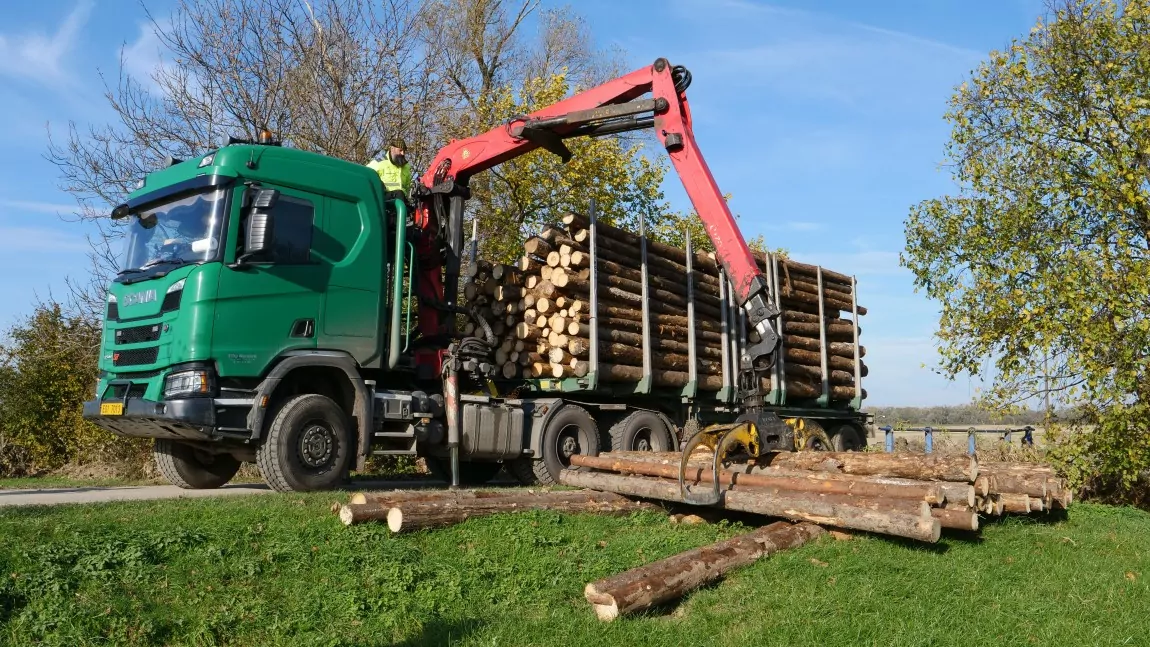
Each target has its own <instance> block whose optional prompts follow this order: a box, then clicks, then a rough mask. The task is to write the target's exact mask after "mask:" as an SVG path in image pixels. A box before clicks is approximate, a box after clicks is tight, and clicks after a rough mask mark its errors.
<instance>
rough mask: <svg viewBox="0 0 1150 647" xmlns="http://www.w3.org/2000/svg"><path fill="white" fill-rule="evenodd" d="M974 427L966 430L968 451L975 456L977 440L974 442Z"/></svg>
mask: <svg viewBox="0 0 1150 647" xmlns="http://www.w3.org/2000/svg"><path fill="white" fill-rule="evenodd" d="M974 433H975V432H974V427H971V428H970V429H967V430H966V453H967V454H970V455H971V456H974V450H975V442H974Z"/></svg>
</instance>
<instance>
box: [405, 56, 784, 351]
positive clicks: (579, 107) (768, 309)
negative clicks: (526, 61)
mask: <svg viewBox="0 0 1150 647" xmlns="http://www.w3.org/2000/svg"><path fill="white" fill-rule="evenodd" d="M690 78H691V77H690V73H689V72H688V71H687V70H686V69H685V68H683V67H673V66H671V64H670V63H669V62H668V61H667V60H666V59H664V58H660V59H658V60H656V61H655V62H654V64H652V65H649V66H647V67H643V68H641V69H638V70H635V71H634V72H631V73H629V74H626V75H624V76H621V77H619V78H616V79H614V80H611V81H608V82H606V83H604V84H602V85H599V86H597V87H594V88H591V89H589V90H586V91H583V92H579V93H577V94H575V95H573V96H571V97H569V98H567V99H564V100H563V101H559V102H558V103H555V104H552V105H550V106H547V107H545V108H542V109H540V110H538V111H536V112H533V113H531V114H529V115H525V116H521V117H516V118H514V119H511V120H510V121H508V122H507V123H505V124H502V125H500V126H497V127H495V128H493V129H491V130H489V131H488V132H486V133H483V134H481V135H477V136H475V137H469V138H467V139H462V140H457V141H453V142H451V143H450V144H448V145H446V146H444V147H443V148H442V149H440V151H439V152H438V154H437V155H436V156H435V159H434V160H432V162H431V164H430V165H429V166H428V172H427V173H426V174H424V176H423V177H422V178H421V179H420V187H419V190H418V194H419V196H420V204H419V206H418V208H417V210H416V216H415V224H416V226H417V228H419V229H420V230H421V231H423V232H424V233H425V234H430V235H425V236H423V237H422V239H423V244H422V251H421V264H420V267H422V268H427V269H426V270H425V271H424V272H423V273H422V276H421V277H420V280H419V281H418V282H419V283H422V284H423V285H422V287H419V288H418V290H419V292H420V294H425V295H428V296H433V295H439V299H431V300H429V301H428V305H426V306H425V305H423V303H424V299H421V308H423V309H421V311H420V318H419V322H420V325H421V327H422V326H425V325H427V326H430V328H423V329H422V332H423V334H424V335H428V334H445V333H447V332H449V331H446V330H442V329H440V328H439V321H440V319H439V313H438V312H433V311H432V310H434V309H435V308H436V301H439V302H440V303H439V307H440V308H442V304H443V301H444V300H443V295H446V296H447V298H446V300H445V301H446V304H447V305H448V306H449V309H450V307H454V303H453V302H452V299H453V298H454V297H453V295H455V293H456V287H457V284H458V276H459V259H460V256H461V252H462V250H463V223H462V218H463V201H464V200H465V199H466V198H467V196H468V191H467V184H468V181H469V179H470V178H471V177H472V176H473V175H475V174H476V173H480V172H482V171H485V170H487V169H490V168H492V167H494V166H497V165H499V164H501V163H503V162H506V161H508V160H510V159H513V158H515V157H519V156H520V155H524V154H526V153H529V152H531V151H533V150H535V149H537V148H543V149H545V150H548V151H550V152H552V153H555V154H556V155H559V156H560V157H561V158H562V159H563V160H564V161H567V160H568V159H570V157H571V151H570V150H569V149H568V148H567V146H566V145H565V144H564V143H563V140H565V139H569V138H572V137H582V136H590V137H594V136H601V135H608V134H614V133H620V132H627V131H631V130H639V129H643V128H654V130H655V134H656V136H657V137H658V139H659V142H660V143H661V144H662V145H663V147H664V149H666V151H667V154H668V156H669V157H670V158H671V162H672V164H673V165H674V167H675V171H676V172H677V173H678V175H679V178H680V179H681V180H682V182H683V187H684V188H685V189H686V191H687V195H688V196H689V198H690V200H691V203H692V204H693V205H694V207H695V211H696V212H697V213H698V214H699V218H700V219H701V220H702V221H703V225H704V227H705V228H706V231H707V235H708V236H709V237H710V239H711V242H712V243H713V244H714V246H715V251H716V256H717V258H718V261H719V263H720V264H721V265H722V267H723V269H724V270H725V272H726V273H727V276H728V277H729V278H730V280H731V283H732V285H733V292H734V296H735V298H736V300H737V302H738V304H739V306H740V307H742V308H743V309H744V310H745V311H746V313H747V316H748V319H749V321H750V323H751V325H752V327H753V328H754V329H755V330H756V331H758V333H759V337H760V341H759V342H758V343H757V344H754V345H751V346H749V347H748V348H747V352H746V354H745V355H744V356H743V357H742V358H741V361H740V365H741V368H742V369H743V370H744V371H751V370H756V369H758V370H761V369H764V368H766V367H768V366H769V365H770V364H771V362H772V361H773V353H774V350H775V348H776V346H777V344H778V335H777V333H776V331H775V329H774V327H773V325H772V323H771V320H772V319H773V318H774V317H776V316H777V315H778V313H779V311H778V308H777V307H776V306H775V305H774V303H773V301H772V299H771V295H770V294H769V289H768V283H767V281H766V278H765V277H764V276H763V275H762V273H761V272H760V271H759V268H758V266H757V265H756V263H755V261H754V258H753V256H752V255H751V250H750V248H749V247H748V246H747V243H746V241H745V240H744V239H743V235H742V233H741V232H740V231H739V228H738V225H736V223H735V218H734V216H733V215H732V214H731V211H730V209H729V208H728V207H727V203H726V200H724V199H723V194H722V192H721V191H720V190H719V187H718V185H717V184H716V182H715V178H714V176H712V175H711V171H710V169H709V168H708V166H707V163H706V161H705V160H704V159H703V155H702V153H701V152H700V151H699V146H698V143H697V142H696V141H695V136H694V132H693V130H692V122H691V110H690V106H689V104H688V102H687V95H686V89H687V86H688V85H689V84H690ZM647 94H650V98H646V99H643V98H641V97H643V96H644V95H647ZM436 234H438V235H436ZM444 243H445V245H444ZM440 253H442V254H443V256H441V257H439V258H438V261H439V262H435V261H436V260H437V254H440ZM441 267H442V268H445V269H446V271H445V272H444V274H445V278H446V281H444V279H443V278H442V277H441V276H440V268H441ZM450 321H451V320H450V319H449V320H448V324H450Z"/></svg>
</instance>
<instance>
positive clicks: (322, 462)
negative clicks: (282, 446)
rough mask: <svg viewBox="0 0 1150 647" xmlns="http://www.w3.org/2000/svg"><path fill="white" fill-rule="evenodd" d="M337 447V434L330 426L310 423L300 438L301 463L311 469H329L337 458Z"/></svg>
mask: <svg viewBox="0 0 1150 647" xmlns="http://www.w3.org/2000/svg"><path fill="white" fill-rule="evenodd" d="M335 447H336V440H335V432H334V431H332V429H331V428H330V427H329V426H327V425H325V424H324V423H322V422H318V421H313V422H309V423H307V424H306V425H304V428H303V433H301V434H300V436H299V447H298V450H299V457H300V462H302V463H303V464H304V465H305V466H306V467H309V468H311V469H321V468H324V467H327V466H328V465H330V464H331V462H332V460H333V459H334V457H335Z"/></svg>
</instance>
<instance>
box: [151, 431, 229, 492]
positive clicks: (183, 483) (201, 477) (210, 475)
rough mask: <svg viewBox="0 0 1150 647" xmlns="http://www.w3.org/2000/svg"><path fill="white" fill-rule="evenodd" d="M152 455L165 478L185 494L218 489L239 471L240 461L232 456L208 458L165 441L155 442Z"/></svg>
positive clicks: (164, 439) (217, 455)
mask: <svg viewBox="0 0 1150 647" xmlns="http://www.w3.org/2000/svg"><path fill="white" fill-rule="evenodd" d="M152 455H153V456H155V458H156V467H159V468H160V473H161V474H163V475H164V478H165V479H167V480H168V482H169V483H171V484H172V485H174V486H176V487H179V488H183V489H185V490H212V489H215V488H218V487H221V486H223V485H225V484H226V483H227V482H228V481H230V480H232V477H233V476H235V475H236V472H238V471H239V469H240V461H238V460H236V459H235V457H234V456H232V455H231V454H209V453H207V452H205V451H201V450H198V449H196V448H195V447H192V446H191V445H185V444H184V443H178V442H174V441H171V440H168V439H166V438H157V439H156V443H155V446H154V447H153V449H152Z"/></svg>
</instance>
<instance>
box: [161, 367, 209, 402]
mask: <svg viewBox="0 0 1150 647" xmlns="http://www.w3.org/2000/svg"><path fill="white" fill-rule="evenodd" d="M215 387H216V385H215V374H214V373H213V372H212V371H209V370H206V369H195V370H192V371H177V372H175V373H169V374H168V376H167V377H166V378H164V399H165V400H175V399H178V398H208V397H211V396H212V395H213V394H214V393H215V390H216V389H215Z"/></svg>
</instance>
